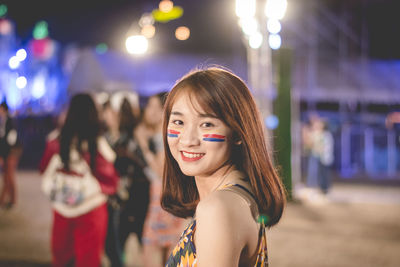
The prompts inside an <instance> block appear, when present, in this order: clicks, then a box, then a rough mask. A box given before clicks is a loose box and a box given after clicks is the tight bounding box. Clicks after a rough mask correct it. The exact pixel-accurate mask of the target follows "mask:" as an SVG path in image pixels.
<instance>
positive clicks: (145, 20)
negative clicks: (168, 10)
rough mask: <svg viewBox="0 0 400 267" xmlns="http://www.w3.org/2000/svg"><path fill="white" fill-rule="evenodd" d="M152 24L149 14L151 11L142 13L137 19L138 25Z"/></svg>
mask: <svg viewBox="0 0 400 267" xmlns="http://www.w3.org/2000/svg"><path fill="white" fill-rule="evenodd" d="M153 24H154V18H153V16H152V15H151V13H144V14H143V15H142V16H141V17H140V20H139V26H140V27H144V26H146V25H153Z"/></svg>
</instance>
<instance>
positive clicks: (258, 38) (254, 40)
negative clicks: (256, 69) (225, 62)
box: [249, 32, 263, 49]
mask: <svg viewBox="0 0 400 267" xmlns="http://www.w3.org/2000/svg"><path fill="white" fill-rule="evenodd" d="M262 42H263V36H262V34H261V33H260V32H256V33H254V34H252V35H250V37H249V45H250V47H251V48H253V49H257V48H260V46H261V45H262Z"/></svg>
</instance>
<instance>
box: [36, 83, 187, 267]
mask: <svg viewBox="0 0 400 267" xmlns="http://www.w3.org/2000/svg"><path fill="white" fill-rule="evenodd" d="M165 97H166V92H161V93H158V94H156V95H153V96H151V97H148V98H143V99H142V100H144V101H139V100H140V98H139V96H138V95H137V94H136V93H134V92H122V91H120V92H115V93H112V94H108V95H105V94H101V95H100V94H99V95H89V94H84V93H80V94H77V95H75V96H73V97H72V98H71V101H70V104H69V107H68V108H67V109H66V110H65V111H64V112H62V113H61V114H60V115H59V117H58V127H57V128H56V129H54V130H53V131H52V132H51V133H50V134H49V135H48V136H47V142H46V149H45V151H44V154H43V157H42V160H41V162H40V171H41V173H42V176H43V180H44V181H48V182H47V184H45V182H43V183H42V189H43V191H44V193H45V194H46V195H47V196H48V197H49V198H50V201H51V203H52V207H53V213H54V215H53V218H54V220H53V229H52V237H51V251H52V261H53V265H54V266H65V265H68V264H70V263H73V264H74V266H99V264H102V263H103V265H104V260H105V258H106V259H107V260H106V261H107V262H108V263H109V265H110V266H124V265H125V261H126V257H125V254H124V251H125V247H126V243H127V240H128V238H129V237H130V235H131V234H136V236H137V239H138V241H139V244H140V251H141V253H140V254H141V259H140V261H142V262H143V265H144V266H162V265H165V261H166V260H167V257H168V255H169V253H170V252H171V246H173V245H175V244H176V242H177V240H178V238H179V234H180V232H181V230H182V227H181V226H182V219H179V218H176V217H174V216H173V215H171V214H169V213H167V212H165V211H164V210H163V209H162V208H161V206H160V197H161V191H162V171H163V162H164V152H163V151H164V145H163V141H162V133H161V127H162V111H163V104H164V98H165ZM141 102H142V104H140V103H141ZM74 155H75V156H74ZM76 155H78V156H76ZM57 164H58V165H57ZM73 175H78V176H80V177H81V178H82V179H81V180H85V183H86V184H85V186H86V187H88V186H90V187H91V188H92V190H91V191H90V192H89V190H86V191H85V192H81V191H83V190H81V189H79V190H77V189H76V188H78V187H79V186H77V185H75V184H68V179H69V178H68V177H69V176H73ZM54 177H58V178H57V179H58V180H57V179H56V178H54ZM86 177H87V178H86ZM75 180H76V179H75ZM60 181H62V182H60ZM82 183H83V182H82ZM81 187H82V186H81ZM79 188H80V187H79ZM95 188H96V189H97V188H98V190H97V191H96V190H95ZM78 191H79V192H78ZM100 196H101V197H100ZM95 199H96V201H95ZM102 199H104V200H102ZM66 204H68V205H66ZM71 206H72V207H74V208H70V207H71ZM78 207H79V208H78ZM154 255H161V259H162V260H161V262H159V261H157V259H155V257H154Z"/></svg>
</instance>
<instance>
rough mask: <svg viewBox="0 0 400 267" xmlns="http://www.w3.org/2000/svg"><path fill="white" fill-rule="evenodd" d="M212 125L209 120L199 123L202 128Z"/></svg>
mask: <svg viewBox="0 0 400 267" xmlns="http://www.w3.org/2000/svg"><path fill="white" fill-rule="evenodd" d="M213 126H214V124H212V123H211V122H204V123H202V124H201V127H204V128H209V127H213Z"/></svg>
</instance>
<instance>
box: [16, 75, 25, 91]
mask: <svg viewBox="0 0 400 267" xmlns="http://www.w3.org/2000/svg"><path fill="white" fill-rule="evenodd" d="M27 83H28V82H27V80H26V78H25V77H24V76H19V77H18V78H17V79H16V81H15V84H16V85H17V87H18V88H19V89H23V88H25V86H26V84H27Z"/></svg>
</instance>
